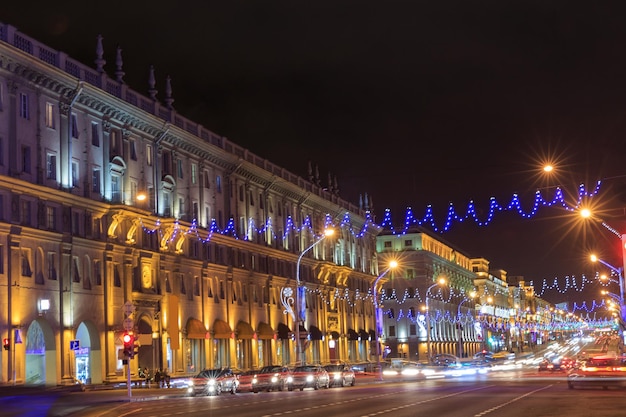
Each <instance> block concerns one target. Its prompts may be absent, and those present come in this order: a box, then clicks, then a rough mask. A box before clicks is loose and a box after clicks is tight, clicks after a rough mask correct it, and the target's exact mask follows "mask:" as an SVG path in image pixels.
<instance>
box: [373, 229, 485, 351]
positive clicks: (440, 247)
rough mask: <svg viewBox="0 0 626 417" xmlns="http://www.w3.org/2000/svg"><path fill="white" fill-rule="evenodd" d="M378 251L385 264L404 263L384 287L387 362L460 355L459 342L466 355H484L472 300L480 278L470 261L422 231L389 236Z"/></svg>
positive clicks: (386, 233) (384, 235) (381, 239)
mask: <svg viewBox="0 0 626 417" xmlns="http://www.w3.org/2000/svg"><path fill="white" fill-rule="evenodd" d="M377 249H378V253H379V257H380V261H381V262H384V260H388V259H395V260H397V262H398V263H399V266H398V268H397V269H395V270H393V271H390V272H389V273H388V275H387V277H386V279H385V281H384V283H383V285H382V292H383V296H382V297H381V303H382V309H383V321H384V324H383V334H382V335H381V339H382V342H383V344H384V356H386V357H400V358H405V359H407V360H412V361H426V360H427V358H428V354H429V352H430V355H431V356H432V355H434V354H436V353H451V354H457V353H458V346H459V340H461V345H462V349H463V352H465V353H471V354H474V353H475V352H476V351H477V350H479V349H480V346H481V343H480V340H479V338H480V336H481V334H480V329H477V328H476V327H475V326H474V323H475V311H474V307H475V301H474V300H473V299H472V298H471V296H470V293H471V292H472V291H473V290H474V289H475V282H474V281H475V279H476V276H477V275H476V273H475V272H473V271H472V269H471V259H470V258H469V257H468V256H467V255H465V254H463V253H462V252H460V251H458V250H455V249H454V248H453V247H452V246H451V245H450V244H448V243H444V242H443V241H442V240H441V239H440V238H436V237H434V236H433V234H431V233H428V232H426V231H425V230H423V229H421V228H415V229H412V230H408V231H406V232H405V233H401V234H394V233H391V232H390V231H388V230H384V231H383V232H382V233H381V234H380V235H379V236H378V238H377ZM439 279H445V283H444V284H438V280H439ZM428 322H430V334H429V333H428V328H429V326H427V323H428Z"/></svg>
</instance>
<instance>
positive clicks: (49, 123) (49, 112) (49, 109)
mask: <svg viewBox="0 0 626 417" xmlns="http://www.w3.org/2000/svg"><path fill="white" fill-rule="evenodd" d="M45 118H46V121H45V123H46V127H48V128H50V129H54V128H55V124H54V104H52V103H46V115H45Z"/></svg>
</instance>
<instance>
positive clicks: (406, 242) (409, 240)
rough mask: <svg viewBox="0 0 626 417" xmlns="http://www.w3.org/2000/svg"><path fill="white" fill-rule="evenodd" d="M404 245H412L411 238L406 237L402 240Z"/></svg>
mask: <svg viewBox="0 0 626 417" xmlns="http://www.w3.org/2000/svg"><path fill="white" fill-rule="evenodd" d="M404 246H413V240H412V239H407V240H405V241H404Z"/></svg>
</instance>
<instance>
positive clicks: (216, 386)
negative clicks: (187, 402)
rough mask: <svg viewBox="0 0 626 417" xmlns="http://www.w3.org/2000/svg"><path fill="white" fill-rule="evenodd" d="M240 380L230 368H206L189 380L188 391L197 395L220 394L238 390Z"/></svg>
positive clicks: (233, 392) (232, 392)
mask: <svg viewBox="0 0 626 417" xmlns="http://www.w3.org/2000/svg"><path fill="white" fill-rule="evenodd" d="M238 385H239V380H238V379H237V374H235V373H234V372H233V371H232V369H230V368H221V369H205V370H204V371H200V373H199V374H198V375H196V376H194V377H193V378H191V380H190V381H189V387H188V388H187V392H188V393H189V394H190V395H191V396H192V397H194V396H196V395H220V394H221V393H222V392H223V391H228V392H230V393H231V394H235V393H236V392H237V386H238Z"/></svg>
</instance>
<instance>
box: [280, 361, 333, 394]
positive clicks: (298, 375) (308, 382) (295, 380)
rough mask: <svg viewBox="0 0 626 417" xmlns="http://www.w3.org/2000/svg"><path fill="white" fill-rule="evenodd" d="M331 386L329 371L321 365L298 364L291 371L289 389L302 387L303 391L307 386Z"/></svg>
mask: <svg viewBox="0 0 626 417" xmlns="http://www.w3.org/2000/svg"><path fill="white" fill-rule="evenodd" d="M329 386H330V379H329V377H328V372H326V369H324V368H323V367H322V366H319V365H302V366H296V367H295V368H294V369H293V370H292V371H291V376H290V377H289V379H288V390H289V391H293V390H294V389H300V391H302V390H303V389H305V388H313V389H316V390H317V389H320V388H328V387H329Z"/></svg>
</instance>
